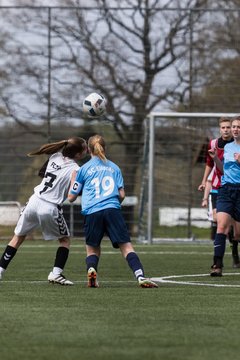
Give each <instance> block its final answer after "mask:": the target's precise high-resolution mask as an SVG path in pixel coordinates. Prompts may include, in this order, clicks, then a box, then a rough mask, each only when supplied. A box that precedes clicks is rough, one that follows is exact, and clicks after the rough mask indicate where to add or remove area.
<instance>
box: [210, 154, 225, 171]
mask: <svg viewBox="0 0 240 360" xmlns="http://www.w3.org/2000/svg"><path fill="white" fill-rule="evenodd" d="M208 153H209V155H210V156H211V158H212V159H213V161H214V162H215V164H216V166H217V168H218V169H219V170H220V171H221V173H222V174H223V163H222V161H221V160H220V159H219V157H218V156H217V150H216V149H211V150H209V151H208Z"/></svg>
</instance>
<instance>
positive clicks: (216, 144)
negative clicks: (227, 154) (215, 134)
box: [206, 137, 233, 190]
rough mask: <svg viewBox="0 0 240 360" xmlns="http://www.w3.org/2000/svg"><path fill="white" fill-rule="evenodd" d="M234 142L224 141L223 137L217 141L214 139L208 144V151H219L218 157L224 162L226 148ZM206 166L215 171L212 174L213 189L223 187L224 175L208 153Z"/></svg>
mask: <svg viewBox="0 0 240 360" xmlns="http://www.w3.org/2000/svg"><path fill="white" fill-rule="evenodd" d="M232 141H233V139H230V140H223V139H222V138H221V137H220V138H217V139H212V140H210V142H209V144H208V150H210V149H213V148H215V149H217V156H218V157H219V159H220V160H221V161H222V160H223V155H224V146H225V145H226V144H228V143H230V142H232ZM206 164H207V165H208V166H209V167H211V168H212V169H213V171H212V172H211V174H210V176H211V180H212V189H213V190H217V189H218V188H219V187H220V186H221V177H222V175H223V174H222V172H221V171H220V170H219V169H218V168H217V166H216V164H215V163H214V161H213V159H212V158H211V156H210V155H209V153H208V152H207V158H206Z"/></svg>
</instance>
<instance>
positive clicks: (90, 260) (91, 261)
mask: <svg viewBox="0 0 240 360" xmlns="http://www.w3.org/2000/svg"><path fill="white" fill-rule="evenodd" d="M98 261H99V257H98V256H97V255H89V256H87V257H86V264H87V271H88V269H90V268H91V267H93V268H94V269H95V270H96V271H97V267H98Z"/></svg>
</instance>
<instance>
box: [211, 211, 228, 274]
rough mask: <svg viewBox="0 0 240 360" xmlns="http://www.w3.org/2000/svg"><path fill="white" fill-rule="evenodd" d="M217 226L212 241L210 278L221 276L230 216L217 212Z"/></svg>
mask: <svg viewBox="0 0 240 360" xmlns="http://www.w3.org/2000/svg"><path fill="white" fill-rule="evenodd" d="M217 224H218V226H217V233H216V237H215V240H214V256H213V265H212V270H211V273H210V275H211V276H222V267H223V257H224V253H225V247H226V238H227V233H228V229H229V226H230V224H231V216H230V215H229V214H227V213H225V212H218V214H217Z"/></svg>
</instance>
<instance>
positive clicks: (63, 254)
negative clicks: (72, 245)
mask: <svg viewBox="0 0 240 360" xmlns="http://www.w3.org/2000/svg"><path fill="white" fill-rule="evenodd" d="M68 254H69V249H67V248H66V247H64V246H59V248H58V249H57V252H56V258H55V262H54V267H58V268H60V269H64V266H65V264H66V262H67V259H68Z"/></svg>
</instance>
